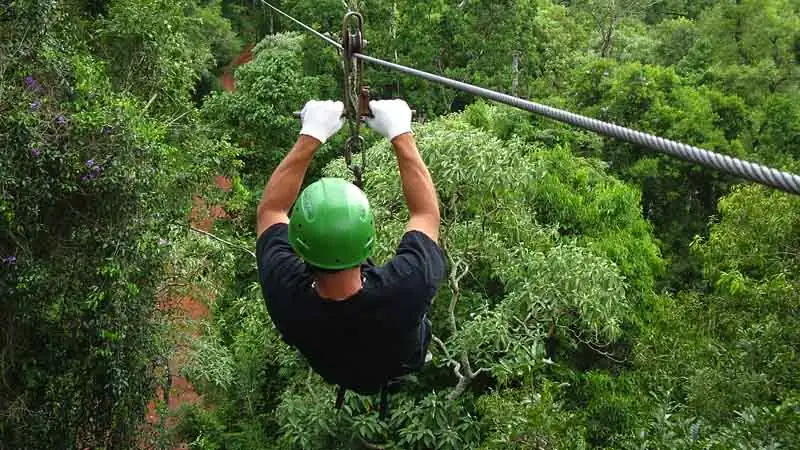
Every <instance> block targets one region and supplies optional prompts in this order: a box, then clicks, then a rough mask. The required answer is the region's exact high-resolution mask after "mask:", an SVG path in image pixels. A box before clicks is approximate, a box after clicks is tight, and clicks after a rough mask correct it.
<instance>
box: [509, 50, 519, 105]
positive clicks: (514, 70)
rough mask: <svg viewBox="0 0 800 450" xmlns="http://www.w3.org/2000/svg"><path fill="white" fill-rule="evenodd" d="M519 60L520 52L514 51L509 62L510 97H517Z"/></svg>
mask: <svg viewBox="0 0 800 450" xmlns="http://www.w3.org/2000/svg"><path fill="white" fill-rule="evenodd" d="M519 60H520V52H519V51H515V52H514V56H513V59H512V60H511V76H512V78H511V95H513V96H515V97H516V96H517V91H518V90H519Z"/></svg>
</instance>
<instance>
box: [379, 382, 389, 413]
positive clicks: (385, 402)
mask: <svg viewBox="0 0 800 450" xmlns="http://www.w3.org/2000/svg"><path fill="white" fill-rule="evenodd" d="M388 415H389V383H385V384H384V385H383V386H381V406H380V419H381V420H386V417H388Z"/></svg>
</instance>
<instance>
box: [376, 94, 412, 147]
mask: <svg viewBox="0 0 800 450" xmlns="http://www.w3.org/2000/svg"><path fill="white" fill-rule="evenodd" d="M369 107H370V109H371V110H372V114H373V115H374V116H375V117H372V118H367V119H366V122H367V125H369V127H370V128H372V129H373V130H375V131H376V132H378V133H379V134H381V135H382V136H383V137H385V138H387V139H389V140H390V141H392V140H394V138H396V137H397V136H400V135H401V134H405V133H411V132H412V131H411V108H409V107H408V104H407V103H406V102H405V101H403V100H373V101H371V102H369Z"/></svg>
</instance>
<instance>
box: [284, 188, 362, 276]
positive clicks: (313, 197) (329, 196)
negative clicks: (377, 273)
mask: <svg viewBox="0 0 800 450" xmlns="http://www.w3.org/2000/svg"><path fill="white" fill-rule="evenodd" d="M289 243H290V244H291V246H292V248H293V249H294V251H295V252H297V254H298V255H300V257H301V258H303V260H305V261H306V263H307V264H308V265H310V266H311V267H312V268H314V269H315V270H321V271H325V272H336V271H340V270H346V269H350V268H353V267H358V266H359V265H360V264H361V263H362V262H364V261H366V260H367V258H368V257H369V256H370V255H371V254H372V249H373V246H374V244H375V224H374V220H373V216H372V209H371V208H370V205H369V201H368V200H367V197H366V196H365V195H364V193H363V192H361V190H360V189H359V188H358V187H356V186H355V185H354V184H352V183H348V182H347V181H345V180H342V179H339V178H323V179H321V180H319V181H317V182H316V183H314V184H312V185H310V186H308V187H307V188H306V189H304V190H303V192H302V193H301V194H300V197H299V198H298V199H297V202H296V203H295V205H294V209H293V211H292V216H291V217H290V221H289Z"/></svg>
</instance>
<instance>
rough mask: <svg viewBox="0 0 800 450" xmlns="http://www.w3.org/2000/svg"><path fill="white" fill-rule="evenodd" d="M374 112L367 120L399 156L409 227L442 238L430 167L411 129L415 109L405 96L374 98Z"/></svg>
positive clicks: (371, 105) (436, 198)
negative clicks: (395, 98)
mask: <svg viewBox="0 0 800 450" xmlns="http://www.w3.org/2000/svg"><path fill="white" fill-rule="evenodd" d="M370 109H371V110H372V113H373V116H374V117H372V118H370V119H367V124H368V125H369V126H370V127H371V128H372V129H374V130H375V131H377V132H378V133H380V134H381V135H383V136H384V137H385V138H387V139H389V141H390V142H391V143H392V146H393V147H394V151H395V155H396V156H397V165H398V167H399V169H400V178H401V180H402V183H403V195H404V196H405V199H406V204H407V205H408V211H409V214H410V216H411V218H410V220H409V222H408V226H407V230H409V231H410V230H416V231H421V232H422V233H425V234H426V235H428V237H430V238H431V239H433V240H434V241H437V242H438V240H439V225H440V222H441V216H440V214H439V199H438V197H437V195H436V188H435V187H434V184H433V179H432V178H431V175H430V172H429V171H428V167H427V166H426V165H425V162H424V161H423V160H422V157H421V156H420V154H419V151H418V149H417V143H416V140H415V139H414V136H413V134H412V132H411V109H410V108H409V107H408V104H406V102H404V101H403V100H385V101H372V102H370Z"/></svg>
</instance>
